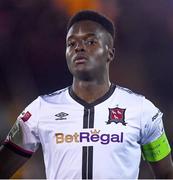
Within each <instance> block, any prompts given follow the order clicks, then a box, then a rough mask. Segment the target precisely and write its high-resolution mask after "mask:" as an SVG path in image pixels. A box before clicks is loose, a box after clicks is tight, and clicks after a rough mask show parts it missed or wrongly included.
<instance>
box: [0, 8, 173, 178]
mask: <svg viewBox="0 0 173 180" xmlns="http://www.w3.org/2000/svg"><path fill="white" fill-rule="evenodd" d="M67 30H68V31H67V37H66V42H67V48H66V59H67V65H68V68H69V70H70V72H71V73H72V75H73V83H72V86H70V87H67V88H65V89H62V90H59V91H57V92H55V93H52V94H50V95H45V96H40V97H38V98H37V99H36V100H34V101H33V102H32V103H31V104H30V105H29V106H28V107H27V108H26V109H25V110H24V112H23V113H22V114H21V115H20V116H19V117H18V119H17V121H16V123H15V125H14V126H13V128H12V129H11V131H10V133H9V134H8V136H7V138H6V140H5V141H4V143H3V145H2V146H1V150H0V177H1V178H9V177H10V176H11V175H12V174H13V173H14V172H15V171H16V170H17V169H18V168H19V167H20V166H21V165H22V164H23V163H24V162H25V161H26V160H27V159H28V158H29V157H30V156H31V155H32V154H33V153H34V152H35V151H36V150H37V148H38V146H39V144H41V145H42V149H43V154H44V162H45V167H46V176H47V178H48V179H117V178H118V179H126V178H127V179H136V178H138V172H139V164H140V159H141V150H142V154H143V157H144V158H145V159H146V161H148V162H150V164H151V167H152V169H153V172H154V174H155V177H156V178H170V179H171V178H173V165H172V160H171V154H170V151H171V150H170V146H169V143H168V141H167V138H166V135H165V132H164V128H163V124H162V113H161V112H160V111H159V109H157V108H156V107H155V106H154V105H153V104H152V103H151V102H150V101H148V100H147V99H145V97H143V96H141V95H137V94H134V93H133V92H132V91H130V90H128V89H125V88H122V87H119V86H117V85H114V84H113V83H111V82H110V80H109V64H110V62H111V61H112V60H113V59H114V48H113V44H114V26H113V24H112V22H111V21H110V20H109V19H107V18H106V17H104V16H103V15H101V14H98V13H97V12H93V11H81V12H79V13H77V14H76V15H75V16H73V17H72V18H71V20H70V21H69V24H68V28H67Z"/></svg>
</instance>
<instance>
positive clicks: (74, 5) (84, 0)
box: [52, 0, 100, 16]
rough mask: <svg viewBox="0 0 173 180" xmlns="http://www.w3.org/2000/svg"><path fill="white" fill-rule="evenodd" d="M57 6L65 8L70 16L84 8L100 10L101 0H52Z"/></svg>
mask: <svg viewBox="0 0 173 180" xmlns="http://www.w3.org/2000/svg"><path fill="white" fill-rule="evenodd" d="M52 2H53V4H54V6H55V7H57V8H59V9H61V10H64V11H65V12H66V13H67V14H68V15H69V16H71V15H72V14H74V13H75V12H77V11H79V10H82V9H93V10H99V9H100V3H99V0H90V1H89V0H52Z"/></svg>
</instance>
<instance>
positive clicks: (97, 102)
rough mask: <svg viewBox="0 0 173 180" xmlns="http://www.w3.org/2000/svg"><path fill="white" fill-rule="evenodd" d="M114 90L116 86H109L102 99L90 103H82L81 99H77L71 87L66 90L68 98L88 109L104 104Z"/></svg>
mask: <svg viewBox="0 0 173 180" xmlns="http://www.w3.org/2000/svg"><path fill="white" fill-rule="evenodd" d="M115 88H116V85H115V84H113V83H112V84H111V86H110V88H109V90H108V91H107V92H106V94H105V95H103V96H102V97H100V98H98V99H96V100H95V101H94V102H92V103H87V102H86V101H84V100H83V99H81V98H80V97H78V96H77V95H76V94H75V93H74V92H73V90H72V86H69V88H68V91H69V94H70V96H71V97H72V98H73V99H74V100H75V101H76V102H78V103H79V104H81V105H82V106H84V107H87V108H90V107H93V106H96V105H97V104H100V103H102V102H104V101H105V100H106V99H108V98H109V97H110V96H111V95H112V94H113V92H114V90H115Z"/></svg>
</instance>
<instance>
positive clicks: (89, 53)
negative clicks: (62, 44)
mask: <svg viewBox="0 0 173 180" xmlns="http://www.w3.org/2000/svg"><path fill="white" fill-rule="evenodd" d="M66 44H67V48H66V59H67V65H68V68H69V70H70V72H71V73H72V75H73V84H72V89H73V91H74V93H75V94H76V95H77V96H78V97H80V98H81V99H83V100H85V101H86V102H88V103H91V102H93V101H95V100H96V99H98V98H99V97H101V96H103V95H104V94H105V93H106V92H107V91H108V89H109V87H110V81H109V64H110V62H111V61H112V60H113V58H114V49H113V40H112V37H111V35H110V34H109V33H108V32H107V31H106V30H105V29H104V28H103V27H102V26H101V25H99V24H98V23H95V22H92V21H80V22H78V23H75V24H74V25H73V26H72V27H71V28H70V30H69V32H68V34H67V38H66ZM81 56H82V57H83V59H82V58H81ZM80 58H81V61H75V60H76V59H80Z"/></svg>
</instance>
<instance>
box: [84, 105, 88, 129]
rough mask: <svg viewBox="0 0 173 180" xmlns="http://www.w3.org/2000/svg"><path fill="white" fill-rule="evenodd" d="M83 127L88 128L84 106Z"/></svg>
mask: <svg viewBox="0 0 173 180" xmlns="http://www.w3.org/2000/svg"><path fill="white" fill-rule="evenodd" d="M83 128H84V129H87V128H88V109H87V108H84V115H83Z"/></svg>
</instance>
